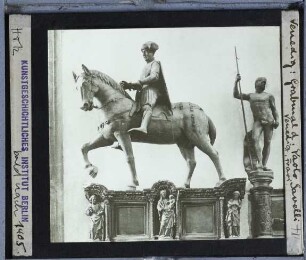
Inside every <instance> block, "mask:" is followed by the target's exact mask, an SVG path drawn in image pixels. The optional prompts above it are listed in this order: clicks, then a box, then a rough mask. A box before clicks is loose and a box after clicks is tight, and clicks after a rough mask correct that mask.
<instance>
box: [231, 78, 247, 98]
mask: <svg viewBox="0 0 306 260" xmlns="http://www.w3.org/2000/svg"><path fill="white" fill-rule="evenodd" d="M240 80H241V76H240V74H237V76H236V79H235V84H234V93H233V95H234V98H237V99H241V98H242V99H243V100H249V99H250V95H249V94H243V93H240V91H239V90H238V83H239V82H240Z"/></svg>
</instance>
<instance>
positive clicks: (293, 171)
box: [283, 19, 303, 236]
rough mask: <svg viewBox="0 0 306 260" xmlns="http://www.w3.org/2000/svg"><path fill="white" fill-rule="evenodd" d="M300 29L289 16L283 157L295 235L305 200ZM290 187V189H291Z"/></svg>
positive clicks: (292, 227) (284, 86)
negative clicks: (299, 49)
mask: <svg viewBox="0 0 306 260" xmlns="http://www.w3.org/2000/svg"><path fill="white" fill-rule="evenodd" d="M298 30H299V25H298V22H297V21H296V20H295V19H292V20H290V23H289V32H290V36H289V37H288V40H289V42H287V43H284V44H288V45H287V46H289V54H288V55H285V56H287V57H288V59H287V61H285V64H284V65H283V69H284V74H285V75H286V76H287V77H286V78H285V80H284V83H283V89H284V103H285V110H284V111H285V112H284V116H283V123H284V157H285V158H284V159H285V167H284V168H285V181H286V182H287V183H288V186H287V187H288V188H289V194H288V195H287V198H286V199H287V200H291V202H290V204H289V205H290V207H289V208H287V210H290V211H291V212H292V213H290V215H291V216H292V220H293V223H287V224H288V225H291V227H290V233H291V235H292V236H300V235H301V229H302V228H301V225H302V221H303V217H302V202H301V189H302V186H301V176H302V166H301V152H302V151H301V148H300V139H301V136H300V135H301V133H300V131H301V130H300V129H301V122H300V86H299V85H300V82H299V79H298V78H297V77H298V73H297V71H298V70H299V66H298V64H299V63H298V58H299V56H298V45H297V44H298V38H297V33H298ZM288 188H287V190H288Z"/></svg>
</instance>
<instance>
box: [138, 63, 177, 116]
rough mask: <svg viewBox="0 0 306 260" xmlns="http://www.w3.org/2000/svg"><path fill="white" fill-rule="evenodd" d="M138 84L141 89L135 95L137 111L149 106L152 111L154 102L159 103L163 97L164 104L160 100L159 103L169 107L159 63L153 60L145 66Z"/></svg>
mask: <svg viewBox="0 0 306 260" xmlns="http://www.w3.org/2000/svg"><path fill="white" fill-rule="evenodd" d="M139 82H140V84H141V86H142V88H141V90H139V91H138V92H137V94H136V104H137V109H136V110H137V111H139V110H140V109H141V108H142V107H143V106H144V105H150V106H151V107H152V109H153V108H154V106H155V105H156V102H159V100H160V99H161V97H162V96H163V95H164V96H166V97H165V99H166V102H163V100H161V101H162V102H161V103H166V105H167V106H169V105H170V101H169V96H168V92H167V87H166V83H165V80H164V77H163V73H162V69H161V65H160V62H159V61H156V60H153V61H151V62H149V63H147V64H146V66H145V67H144V69H143V71H142V73H141V76H140V80H139ZM168 104H169V105H168ZM170 109H171V106H170Z"/></svg>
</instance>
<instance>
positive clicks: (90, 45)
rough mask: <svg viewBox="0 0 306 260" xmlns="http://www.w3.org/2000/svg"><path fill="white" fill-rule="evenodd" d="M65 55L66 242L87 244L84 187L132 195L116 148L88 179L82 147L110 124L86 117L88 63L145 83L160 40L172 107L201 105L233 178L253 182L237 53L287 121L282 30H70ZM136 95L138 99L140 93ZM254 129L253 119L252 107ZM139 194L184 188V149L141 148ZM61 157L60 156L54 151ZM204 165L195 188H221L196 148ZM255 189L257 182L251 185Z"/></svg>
mask: <svg viewBox="0 0 306 260" xmlns="http://www.w3.org/2000/svg"><path fill="white" fill-rule="evenodd" d="M59 33H60V34H61V42H60V43H59V44H58V45H57V47H58V48H60V53H61V55H60V56H58V57H57V59H59V60H60V62H59V64H61V68H60V71H61V75H62V77H61V78H62V80H61V82H60V84H59V85H58V87H59V88H61V92H62V101H63V102H62V105H63V108H62V110H63V111H62V115H63V122H64V124H63V133H62V134H63V158H64V205H65V207H64V222H65V227H64V228H65V232H64V233H65V241H67V242H68V241H71V242H73V241H87V238H88V225H89V218H88V217H87V216H86V215H85V214H84V211H85V208H86V205H87V201H86V199H85V197H84V192H83V186H84V185H86V184H88V183H90V182H95V183H100V184H103V185H105V186H106V187H107V188H108V189H112V190H125V189H126V187H127V184H129V183H130V172H129V170H128V166H127V164H126V160H125V156H124V154H123V153H122V152H121V151H119V150H114V149H111V148H102V149H97V150H94V151H92V152H90V153H89V158H90V160H91V162H92V163H93V164H94V165H96V166H98V168H99V173H98V176H97V177H96V178H95V179H92V178H91V177H90V176H88V175H86V174H85V170H84V163H83V159H82V155H81V151H80V148H81V146H82V145H83V144H84V143H85V142H88V141H89V140H91V139H92V138H94V137H95V136H96V135H97V126H98V124H99V123H101V122H103V121H104V119H102V118H100V116H99V113H98V111H92V112H84V111H82V110H81V109H80V107H81V105H82V104H81V95H80V93H79V92H78V91H77V90H76V88H75V86H74V81H73V77H72V71H75V72H76V73H77V74H79V73H81V64H85V65H86V66H87V67H88V68H89V69H95V70H99V71H101V72H104V73H106V74H107V75H109V76H111V77H112V78H113V79H114V80H116V81H117V82H119V81H121V80H126V81H128V82H129V81H137V80H138V79H139V76H140V73H141V71H142V68H143V66H144V65H145V62H144V60H143V57H142V53H141V51H140V48H141V45H142V44H143V43H144V42H146V41H149V40H150V41H155V42H156V43H158V44H159V46H160V49H159V50H158V51H157V52H156V55H155V57H156V59H157V60H160V61H161V64H162V67H163V71H164V74H165V79H166V83H167V86H168V91H169V94H170V99H171V102H181V101H187V102H193V103H195V104H198V105H199V106H201V107H202V108H203V109H204V111H205V112H206V113H207V114H208V115H209V117H210V118H211V119H212V121H213V122H214V124H215V126H216V128H217V139H216V142H215V145H214V146H215V148H216V149H217V150H218V152H219V154H220V160H221V163H222V165H223V168H224V172H225V175H226V177H227V178H228V179H229V178H237V177H244V178H247V175H246V173H245V172H244V168H243V163H242V154H243V138H244V134H245V133H244V126H243V119H242V112H241V105H240V101H239V100H237V99H234V98H233V85H234V79H235V76H236V62H235V55H234V46H236V47H237V51H238V56H239V58H240V59H239V67H240V73H241V75H242V81H241V86H242V90H243V92H244V93H250V92H254V81H255V79H256V78H257V77H259V76H264V77H266V78H267V80H268V84H267V89H266V91H267V92H269V93H271V94H273V95H274V96H275V100H276V107H277V109H278V112H279V115H280V116H281V81H280V78H281V77H280V32H279V28H278V27H228V28H207V27H206V28H171V29H169V28H164V29H116V30H111V29H105V30H69V31H68V30H66V31H61V32H59ZM131 93H132V96H134V92H130V94H131ZM244 104H245V109H246V115H247V124H248V129H249V130H250V129H251V125H252V114H251V111H250V108H249V103H248V102H244ZM281 137H282V130H281V127H279V128H278V129H277V130H276V131H275V134H274V136H273V140H272V148H271V155H270V159H269V162H268V166H269V167H271V168H272V169H273V171H274V176H275V179H274V181H273V183H272V186H273V187H274V188H283V164H282V138H281ZM133 149H134V156H135V160H136V168H137V174H138V179H139V182H140V186H139V189H143V188H150V187H151V186H152V185H153V184H154V183H155V182H157V181H159V180H169V181H171V182H173V183H174V184H175V185H176V186H178V187H181V186H183V183H184V181H185V178H186V170H187V168H186V163H185V160H184V159H183V157H182V156H181V154H180V151H179V149H178V148H177V146H176V145H171V146H168V145H165V146H163V145H148V144H139V143H134V144H133ZM52 152H56V151H51V153H52ZM196 160H197V167H196V169H195V171H194V175H193V178H192V181H191V187H192V188H204V187H205V188H206V187H213V186H214V185H215V184H216V183H217V181H218V177H217V172H216V170H215V168H214V165H213V163H212V162H211V161H210V159H209V158H208V157H207V156H206V155H205V154H203V153H202V152H200V151H199V150H197V149H196ZM248 186H249V184H248Z"/></svg>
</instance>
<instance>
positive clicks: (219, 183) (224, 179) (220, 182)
mask: <svg viewBox="0 0 306 260" xmlns="http://www.w3.org/2000/svg"><path fill="white" fill-rule="evenodd" d="M225 181H226V178H225V177H223V178H221V179H220V180H219V181H218V182H217V184H216V185H215V187H219V186H220V185H221V184H222V183H223V182H225Z"/></svg>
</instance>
